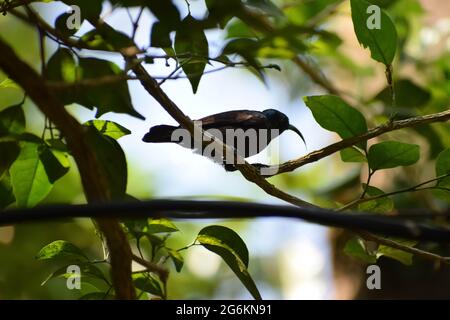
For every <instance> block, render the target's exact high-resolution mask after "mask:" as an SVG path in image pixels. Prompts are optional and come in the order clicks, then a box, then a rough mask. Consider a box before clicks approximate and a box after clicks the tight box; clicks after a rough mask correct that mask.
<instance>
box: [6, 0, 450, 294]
mask: <svg viewBox="0 0 450 320" xmlns="http://www.w3.org/2000/svg"><path fill="white" fill-rule="evenodd" d="M290 2H291V3H294V4H299V6H300V5H304V6H307V4H308V2H312V1H306V0H305V1H300V0H299V1H290ZM395 2H396V4H394V5H393V6H394V7H393V8H391V11H389V12H390V14H391V15H394V16H395V15H396V14H398V12H401V11H402V10H411V11H413V10H415V13H411V14H410V15H409V16H410V17H411V19H412V20H411V21H410V26H411V27H410V29H408V30H407V31H406V32H408V40H407V41H408V42H407V45H406V46H405V49H404V50H405V52H407V54H408V55H409V56H411V57H413V58H415V59H418V60H424V61H435V60H436V59H438V58H441V57H445V56H448V52H449V51H450V2H447V1H438V0H421V1H417V2H416V1H412V2H410V1H409V0H399V1H395ZM175 3H176V4H177V6H178V7H179V9H180V12H182V13H183V14H186V13H187V11H186V10H187V9H186V6H185V4H184V1H175ZM411 3H413V4H411ZM190 4H191V12H192V14H193V16H194V17H195V16H197V17H202V16H203V15H204V14H205V11H206V7H205V4H204V1H202V0H191V1H190ZM408 4H409V5H408ZM416 4H417V5H416ZM395 6H396V7H395ZM34 8H35V9H36V10H37V11H39V13H40V14H41V15H43V16H44V17H45V18H46V20H47V21H49V22H50V23H53V21H54V19H55V18H56V17H57V16H58V15H59V14H61V13H62V12H65V11H67V9H68V7H67V6H65V5H64V4H62V3H60V4H58V5H55V4H54V3H51V4H36V5H35V6H34ZM334 10H335V12H334V14H333V15H332V16H331V18H329V19H327V20H326V26H324V27H325V28H326V29H327V30H331V31H334V32H336V33H338V35H339V36H340V37H341V38H342V39H343V44H342V45H341V46H340V47H339V49H338V51H336V53H335V54H336V56H335V57H340V59H341V60H340V61H339V63H338V64H334V62H335V60H333V59H330V58H327V57H326V55H325V54H324V55H323V56H322V57H320V56H319V57H320V58H319V59H318V60H315V61H313V62H314V63H317V64H319V65H320V68H321V70H322V71H323V72H324V73H325V74H326V76H327V77H328V78H329V79H330V80H331V81H332V83H333V84H334V85H335V86H337V87H338V88H340V89H342V90H343V91H346V92H350V93H351V94H353V95H354V96H357V97H368V96H373V95H374V94H376V93H377V92H378V91H380V90H381V89H383V88H384V86H385V77H384V68H383V66H382V65H381V64H376V63H374V62H373V61H372V60H371V59H370V53H369V52H368V51H367V50H363V49H362V48H361V47H360V45H359V44H358V43H357V40H356V37H355V35H354V31H353V25H352V22H351V18H350V8H349V2H348V1H344V2H342V3H341V4H340V5H338V6H336V8H335V9H334ZM396 10H397V11H396ZM104 12H105V20H106V21H107V22H108V23H110V24H111V25H113V26H114V27H115V28H117V29H118V30H121V31H123V32H126V33H130V31H131V25H130V23H129V18H128V15H127V13H126V12H121V11H120V10H115V11H112V10H111V8H110V7H108V5H106V6H105V7H104ZM131 14H132V15H136V14H137V12H136V11H134V10H131ZM299 19H304V20H305V19H308V15H307V14H306V13H305V14H304V16H303V17H300V18H299ZM153 21H154V17H152V16H151V15H150V14H148V13H147V12H146V13H144V16H143V18H142V19H141V24H140V29H139V32H138V33H137V38H136V39H137V43H138V44H139V45H140V46H148V43H149V36H148V33H149V30H150V27H151V24H152V23H153ZM90 28H91V26H89V25H88V24H86V25H85V24H84V25H83V26H82V29H81V30H80V31H79V33H80V34H82V33H84V32H85V31H87V30H89V29H90ZM0 30H2V31H4V32H2V35H1V36H2V38H4V39H6V40H7V41H8V43H9V44H10V45H12V46H13V47H14V48H15V50H16V52H17V53H18V55H19V56H20V57H21V58H23V59H24V60H25V61H27V62H29V63H30V64H32V65H33V66H35V68H36V69H38V68H39V55H38V39H37V35H36V32H35V30H34V29H32V28H30V27H28V26H26V25H24V24H23V23H21V22H20V21H18V20H17V19H15V18H14V17H12V16H10V15H7V16H2V17H0ZM401 32H403V31H402V30H400V31H399V33H400V34H401ZM207 36H208V41H209V43H210V52H211V56H214V54H216V53H218V52H219V50H220V49H221V46H222V44H223V40H224V38H225V37H226V32H225V31H221V32H216V31H215V32H209V33H208V34H207ZM48 43H49V47H48V49H49V52H48V55H50V54H51V51H53V50H55V49H56V46H54V44H51V43H50V42H48ZM155 53H157V51H155ZM0 54H1V53H0ZM80 55H81V56H83V55H89V54H87V53H85V52H82V53H81V54H80ZM96 56H101V57H103V58H106V59H110V60H112V61H115V62H116V63H117V64H119V65H123V61H122V60H121V59H120V58H118V57H117V56H113V55H107V54H98V55H97V54H96ZM315 58H316V57H315ZM311 59H312V58H311ZM275 62H277V63H279V64H280V66H281V68H282V71H281V72H278V71H275V70H273V71H272V70H269V71H268V77H267V83H266V84H264V83H262V82H261V81H260V80H259V79H257V78H256V77H255V76H254V75H253V74H251V73H249V72H248V71H245V70H243V69H233V68H229V69H226V70H223V71H221V72H214V73H210V74H207V75H205V76H204V77H203V78H202V80H201V82H200V86H199V90H198V92H197V94H195V95H194V94H193V93H192V89H191V86H190V84H189V82H188V81H187V80H186V79H178V80H172V81H166V82H165V83H164V84H163V86H162V88H163V89H164V91H165V92H166V93H167V94H168V96H169V97H171V99H173V100H174V101H175V102H176V103H177V104H178V105H179V106H180V107H181V108H182V110H183V111H184V112H185V113H186V114H187V115H189V117H190V118H191V119H196V118H201V117H203V116H206V115H208V114H213V113H217V112H222V111H227V110H232V109H253V110H261V111H262V110H264V109H267V108H275V109H278V110H280V111H282V112H284V113H286V114H287V115H288V116H289V118H290V119H291V123H292V124H294V125H295V126H297V127H298V128H299V129H300V130H301V132H302V133H303V135H304V136H305V139H306V141H307V149H306V148H305V146H304V145H303V144H302V142H301V141H300V140H299V139H298V137H297V136H296V135H295V134H293V133H286V134H284V135H283V136H282V137H280V138H278V141H277V146H279V151H280V154H279V155H278V154H276V152H275V151H277V148H273V151H274V152H273V153H272V154H271V153H270V152H268V153H266V154H263V155H261V156H258V157H256V158H255V159H250V160H251V161H255V162H265V163H268V162H269V163H277V162H283V161H286V160H290V159H294V158H297V157H300V156H302V155H304V154H306V153H307V152H309V151H313V150H316V149H319V148H322V147H324V146H326V145H328V144H330V143H332V142H334V141H337V139H338V137H337V136H335V135H334V134H331V133H329V132H327V131H325V130H324V129H322V128H321V127H319V126H318V124H317V123H316V122H315V120H314V118H313V117H312V115H311V113H310V111H309V109H308V108H306V107H305V105H304V103H303V100H302V97H303V96H306V95H313V94H320V93H323V92H322V91H321V90H320V88H318V87H316V86H315V85H313V84H312V83H311V82H310V80H309V78H308V77H307V76H305V75H304V74H303V73H301V71H300V69H298V68H294V67H293V66H292V63H289V62H279V61H275ZM173 68H174V65H173V62H171V61H169V65H166V64H165V61H156V62H155V63H154V64H153V65H150V66H149V67H148V71H149V72H150V73H151V74H152V75H154V76H165V75H167V74H169V73H170V72H171V71H172V70H173ZM209 68H214V66H210V67H209ZM400 72H401V73H404V74H408V75H409V76H410V77H413V78H414V79H415V80H416V81H418V82H419V83H429V81H430V80H429V78H428V75H427V74H421V72H420V70H418V69H417V68H415V67H414V66H413V65H412V64H410V65H408V64H405V67H404V68H403V69H402V70H400ZM4 78H5V77H4V76H3V75H1V74H0V81H1V80H3V79H4ZM129 87H130V91H131V96H132V99H133V104H134V107H135V108H136V110H137V111H138V112H139V113H140V114H142V115H143V116H144V117H145V118H146V120H145V121H141V120H137V119H135V118H132V117H129V116H124V115H115V114H106V115H104V116H102V117H101V119H107V120H114V121H116V122H118V123H120V124H121V125H123V126H125V127H126V128H128V129H130V130H131V131H132V134H131V135H128V136H126V137H123V138H121V139H120V140H119V142H120V144H121V146H122V148H123V149H124V151H125V154H126V156H127V161H128V170H129V181H128V193H129V194H131V195H133V196H135V197H137V198H140V199H148V198H193V199H233V200H241V201H257V202H264V203H281V201H279V200H277V199H274V198H272V197H270V196H268V195H266V194H265V193H264V192H263V191H261V190H260V189H259V188H258V187H257V186H255V185H254V184H251V183H249V182H247V181H246V180H245V179H243V178H242V176H241V175H240V174H239V173H228V172H225V171H224V169H223V168H221V167H220V166H218V165H216V164H214V163H212V162H211V161H209V160H208V159H206V158H204V157H201V156H199V155H195V154H193V153H192V152H191V151H190V150H187V149H183V148H180V147H179V146H176V145H171V144H145V143H143V142H142V141H141V139H142V137H143V135H144V134H145V133H146V132H147V131H148V129H149V128H150V127H151V126H154V125H157V124H175V122H174V120H172V119H171V118H170V116H169V115H168V114H167V113H166V112H165V111H164V110H163V109H162V108H161V107H160V106H159V105H158V103H156V102H155V101H154V100H153V99H152V98H151V97H150V96H149V95H148V94H147V92H146V91H145V90H144V89H143V88H142V87H141V86H140V84H139V83H137V82H133V81H130V82H129ZM449 92H450V91H447V92H445V91H444V93H443V95H444V98H446V99H448V96H449V95H450V93H449ZM21 99H22V94H21V92H20V91H19V90H17V89H4V90H2V91H0V110H1V109H2V108H5V107H7V106H9V105H12V104H14V103H17V102H19V101H20V100H21ZM25 108H26V114H27V125H28V130H29V131H31V132H35V133H36V134H38V135H40V133H41V132H42V130H43V125H44V120H43V117H42V115H41V114H40V113H39V112H38V111H37V109H36V107H35V106H34V105H32V104H31V103H29V102H27V103H26V105H25ZM68 109H69V110H70V112H71V113H73V114H74V115H75V116H76V117H77V118H78V119H79V120H80V121H82V122H84V121H87V120H91V119H93V118H94V114H95V113H94V112H92V111H90V110H87V109H85V108H82V107H80V106H76V105H74V106H69V107H68ZM0 156H1V155H0ZM360 172H361V167H360V166H359V165H356V164H344V163H343V162H342V161H340V158H339V155H335V156H332V157H329V158H327V159H324V160H322V161H320V162H319V163H316V164H312V165H308V166H305V167H302V168H301V169H300V170H297V171H296V172H293V173H289V174H283V175H280V176H277V177H275V178H272V179H271V180H270V181H271V182H272V183H274V184H275V185H277V186H278V187H279V188H281V189H283V190H286V191H288V192H290V193H292V194H295V195H297V196H299V197H301V198H304V199H306V200H308V201H313V202H318V201H320V203H321V204H324V205H326V203H327V201H332V200H331V199H329V200H327V199H324V198H323V197H322V195H324V194H325V193H329V192H331V191H332V190H333V189H334V188H337V187H338V186H340V185H342V184H344V183H347V182H349V181H353V180H355V179H356V180H357V181H359V179H360ZM377 179H378V180H375V181H374V183H376V184H378V185H380V184H381V185H383V183H389V182H385V181H384V179H383V176H382V175H379V176H377ZM45 202H46V203H62V202H64V203H83V202H84V197H83V194H82V189H81V185H80V181H79V177H78V174H77V171H76V167H75V165H74V164H73V163H72V166H71V170H70V172H69V174H67V175H66V176H65V177H64V178H63V179H61V180H59V181H58V182H57V183H56V185H55V187H54V189H53V191H52V193H51V194H50V195H49V196H48V197H47V199H46V200H45ZM175 223H176V225H177V226H178V227H179V229H180V232H178V233H176V234H174V235H173V236H172V237H171V238H170V239H169V243H170V244H171V246H172V247H174V248H181V247H184V246H186V245H188V244H190V243H192V241H193V240H194V239H195V236H196V234H197V233H198V231H199V230H200V229H201V228H203V227H204V226H206V225H210V224H220V225H225V226H229V227H232V228H233V229H234V230H235V231H236V232H238V234H239V235H240V236H241V237H242V238H243V240H244V241H245V243H246V244H247V246H248V249H249V252H250V273H251V274H252V276H253V278H254V279H255V281H256V284H257V286H258V288H259V290H260V292H261V294H262V296H263V298H264V299H334V298H352V297H354V296H355V294H356V292H357V290H358V288H357V287H358V285H357V284H356V283H357V282H358V281H360V279H357V278H350V279H342V278H339V279H338V278H337V277H336V274H335V272H334V269H335V268H334V263H335V259H334V255H333V246H331V245H330V234H329V229H327V228H324V227H320V226H316V225H312V224H307V223H303V222H301V221H295V220H287V219H275V218H271V219H255V220H236V221H230V220H227V221H218V220H211V221H201V222H199V221H175ZM58 239H64V240H68V241H71V242H73V243H74V244H76V245H77V246H79V247H80V248H82V249H84V250H85V251H86V252H88V254H89V255H90V257H92V258H95V257H97V258H101V257H102V247H101V242H100V240H99V238H98V237H97V236H96V234H95V232H94V226H93V225H92V223H91V221H90V220H87V219H77V220H71V221H61V222H54V223H40V224H24V225H19V226H15V227H3V228H0V259H1V261H2V263H1V264H0V298H1V299H35V298H43V299H47V298H50V299H56V298H59V299H70V298H76V297H78V296H79V293H77V292H73V291H70V290H67V288H66V286H65V281H64V280H61V279H54V280H51V281H50V282H48V283H47V284H46V285H45V286H41V282H42V281H43V280H45V278H46V277H47V276H48V274H49V273H50V272H51V271H54V270H52V267H51V266H49V265H48V264H45V263H43V262H39V261H36V260H35V258H34V257H35V255H36V253H37V252H38V251H39V249H40V248H41V247H43V246H44V245H46V244H48V243H49V242H51V241H54V240H58ZM341 249H342V248H341ZM183 256H184V258H185V266H184V269H183V271H182V272H181V273H177V272H175V270H173V269H171V274H170V280H169V285H168V298H169V299H191V298H192V299H199V298H207V299H225V298H227V299H228V298H231V299H250V298H251V296H250V295H249V293H248V292H247V291H246V290H245V288H244V287H243V286H242V284H241V283H240V282H239V280H238V279H237V278H236V277H235V276H234V274H233V273H232V272H231V270H230V269H229V268H228V267H227V265H226V264H224V263H223V262H222V261H221V259H220V258H219V256H217V255H215V254H213V253H211V252H209V251H207V250H205V249H203V248H202V247H199V246H195V247H193V248H190V249H189V250H186V251H184V252H183ZM395 263H396V262H395ZM136 267H137V266H136ZM403 268H406V267H403ZM82 290H85V291H86V292H89V290H93V289H92V288H89V287H88V288H86V287H83V289H82Z"/></svg>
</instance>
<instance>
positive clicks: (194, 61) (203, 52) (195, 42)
mask: <svg viewBox="0 0 450 320" xmlns="http://www.w3.org/2000/svg"><path fill="white" fill-rule="evenodd" d="M175 52H176V54H177V55H178V56H180V55H186V56H187V57H186V58H179V59H178V61H179V62H180V64H181V66H182V68H183V71H184V73H185V74H186V76H187V77H188V79H189V82H190V83H191V86H192V91H193V92H194V93H196V92H197V88H198V84H199V82H200V79H201V78H202V75H203V71H204V70H205V66H206V63H207V62H208V57H209V49H208V40H207V39H206V36H205V32H204V30H203V28H202V27H201V25H200V24H199V22H198V20H195V19H194V18H193V17H191V16H187V17H186V18H185V19H184V20H183V21H182V22H181V25H180V27H179V28H178V29H177V32H176V34H175Z"/></svg>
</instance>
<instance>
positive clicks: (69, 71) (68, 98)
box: [46, 48, 78, 104]
mask: <svg viewBox="0 0 450 320" xmlns="http://www.w3.org/2000/svg"><path fill="white" fill-rule="evenodd" d="M46 76H47V79H48V80H50V81H54V82H66V83H74V82H76V81H77V80H78V70H77V64H76V61H75V57H74V55H73V53H72V52H71V51H70V50H69V49H66V48H59V49H58V50H57V51H56V52H55V53H54V54H53V55H52V56H51V57H50V59H49V60H48V62H47V73H46ZM57 95H58V97H59V98H60V99H61V101H62V102H63V103H64V104H71V103H73V102H75V100H76V92H58V93H57Z"/></svg>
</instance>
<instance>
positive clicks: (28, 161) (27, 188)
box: [10, 142, 53, 207]
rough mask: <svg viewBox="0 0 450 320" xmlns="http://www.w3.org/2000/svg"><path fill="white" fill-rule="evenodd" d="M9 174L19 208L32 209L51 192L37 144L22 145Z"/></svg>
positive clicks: (50, 185)
mask: <svg viewBox="0 0 450 320" xmlns="http://www.w3.org/2000/svg"><path fill="white" fill-rule="evenodd" d="M10 174H11V183H12V186H13V190H14V195H15V197H16V200H17V205H18V206H20V207H34V206H35V205H37V204H38V203H39V202H41V201H42V200H43V199H44V198H45V197H46V196H47V195H48V194H49V193H50V191H51V190H52V187H53V185H52V183H51V181H50V179H49V177H48V175H47V172H46V171H45V167H44V164H43V163H42V161H41V159H40V157H39V145H38V144H35V143H29V142H26V143H23V144H22V148H21V151H20V154H19V156H18V158H17V159H16V161H14V163H13V164H12V166H11V169H10Z"/></svg>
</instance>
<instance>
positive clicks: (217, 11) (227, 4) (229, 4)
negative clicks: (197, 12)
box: [205, 0, 242, 28]
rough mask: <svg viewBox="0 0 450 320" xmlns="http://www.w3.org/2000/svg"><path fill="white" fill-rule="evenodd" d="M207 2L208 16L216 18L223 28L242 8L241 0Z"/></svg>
mask: <svg viewBox="0 0 450 320" xmlns="http://www.w3.org/2000/svg"><path fill="white" fill-rule="evenodd" d="M205 3H206V7H207V8H208V13H209V14H208V18H209V19H211V20H214V21H215V22H216V23H217V24H218V25H219V26H220V27H221V28H224V27H225V25H226V24H227V23H228V21H230V19H231V18H233V17H234V16H236V15H238V14H239V12H240V11H241V10H242V3H241V0H227V1H223V0H206V1H205Z"/></svg>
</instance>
